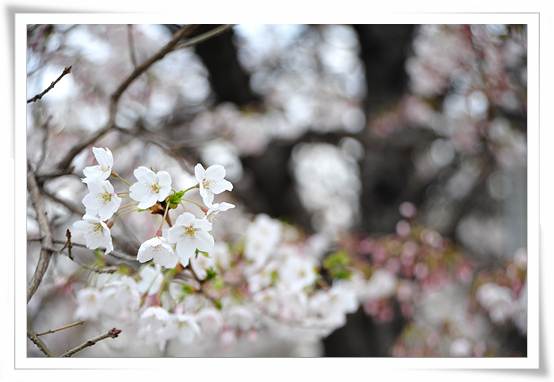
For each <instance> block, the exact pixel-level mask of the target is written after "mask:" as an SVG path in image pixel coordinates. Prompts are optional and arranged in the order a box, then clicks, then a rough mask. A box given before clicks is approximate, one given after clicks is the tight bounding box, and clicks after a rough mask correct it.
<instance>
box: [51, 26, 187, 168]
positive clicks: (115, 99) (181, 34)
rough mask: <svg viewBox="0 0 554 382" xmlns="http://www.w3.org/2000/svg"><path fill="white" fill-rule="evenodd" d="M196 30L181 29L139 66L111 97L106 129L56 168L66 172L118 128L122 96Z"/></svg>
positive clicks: (73, 150)
mask: <svg viewBox="0 0 554 382" xmlns="http://www.w3.org/2000/svg"><path fill="white" fill-rule="evenodd" d="M194 28H195V26H194V25H186V26H184V27H183V28H181V29H179V31H178V32H177V33H175V35H174V36H173V38H172V39H171V41H169V42H168V43H167V44H166V45H165V46H164V47H163V48H162V49H160V50H159V51H158V53H156V54H154V55H153V56H152V57H150V58H149V59H148V60H146V61H145V62H143V63H142V64H141V65H139V66H137V67H136V68H135V69H134V70H133V72H132V73H131V74H130V75H129V77H127V78H126V79H125V81H123V82H122V83H121V85H119V87H118V88H117V89H116V91H115V92H114V93H113V94H112V95H111V97H110V114H109V118H108V122H107V123H106V125H105V126H104V127H102V128H101V129H100V130H98V131H96V132H94V133H92V134H91V135H89V136H88V137H86V138H85V139H83V140H82V141H80V142H79V143H77V144H76V145H75V146H73V147H72V148H71V150H69V152H68V153H67V154H66V156H65V157H64V159H62V160H61V161H60V162H59V163H58V165H57V166H56V167H57V169H58V170H60V171H64V170H66V169H67V168H68V167H69V166H70V165H71V162H72V161H73V158H75V156H76V155H77V154H79V153H80V152H81V151H82V150H83V149H85V148H86V147H87V146H89V145H90V144H92V143H94V142H95V141H96V140H97V139H99V138H100V137H101V136H103V135H104V134H106V133H107V132H108V131H110V129H112V128H113V127H116V123H115V117H116V114H117V107H118V104H119V99H120V98H121V95H122V94H123V92H124V91H125V90H126V89H127V88H128V87H129V85H131V83H132V82H133V81H134V80H135V79H137V78H138V77H139V76H140V75H141V74H143V73H144V72H146V70H148V68H150V66H152V65H153V64H154V63H155V62H156V61H159V60H161V59H162V58H164V57H165V55H166V54H168V53H170V52H171V51H172V50H174V48H175V46H176V45H177V43H178V42H179V41H181V40H182V39H183V38H185V37H187V36H188V35H189V34H190V33H191V32H192V30H193V29H194Z"/></svg>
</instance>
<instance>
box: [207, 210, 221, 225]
mask: <svg viewBox="0 0 554 382" xmlns="http://www.w3.org/2000/svg"><path fill="white" fill-rule="evenodd" d="M220 217H221V215H220V213H219V212H217V211H214V212H212V213H211V214H209V215H208V217H207V218H206V220H207V221H209V222H210V223H215V222H216V221H218V220H219V218H220Z"/></svg>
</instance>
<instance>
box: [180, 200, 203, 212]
mask: <svg viewBox="0 0 554 382" xmlns="http://www.w3.org/2000/svg"><path fill="white" fill-rule="evenodd" d="M181 200H184V201H185V202H189V203H192V204H194V205H196V206H198V207H200V209H202V206H201V205H200V204H198V203H195V202H193V201H192V200H188V199H181ZM185 211H186V210H185Z"/></svg>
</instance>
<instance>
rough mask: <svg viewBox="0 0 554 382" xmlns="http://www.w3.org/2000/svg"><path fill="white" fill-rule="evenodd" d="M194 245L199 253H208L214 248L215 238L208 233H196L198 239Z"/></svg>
mask: <svg viewBox="0 0 554 382" xmlns="http://www.w3.org/2000/svg"><path fill="white" fill-rule="evenodd" d="M194 244H195V245H196V248H198V250H199V251H204V252H208V251H210V250H211V249H212V248H213V247H214V244H215V242H214V238H213V237H212V235H210V234H209V233H207V232H204V231H199V232H196V239H195V240H194Z"/></svg>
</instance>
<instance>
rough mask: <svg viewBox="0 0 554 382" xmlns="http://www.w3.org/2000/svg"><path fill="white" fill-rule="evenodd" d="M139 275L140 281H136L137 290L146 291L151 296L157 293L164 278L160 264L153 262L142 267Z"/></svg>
mask: <svg viewBox="0 0 554 382" xmlns="http://www.w3.org/2000/svg"><path fill="white" fill-rule="evenodd" d="M139 261H140V260H139ZM139 276H140V281H139V282H138V283H137V290H138V291H139V292H140V293H141V294H142V293H146V292H148V296H152V295H155V294H156V293H158V291H159V290H160V287H161V286H162V282H163V278H164V275H163V273H162V267H161V266H160V265H158V264H154V265H153V266H147V267H144V268H143V269H142V270H141V271H140V273H139Z"/></svg>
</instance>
